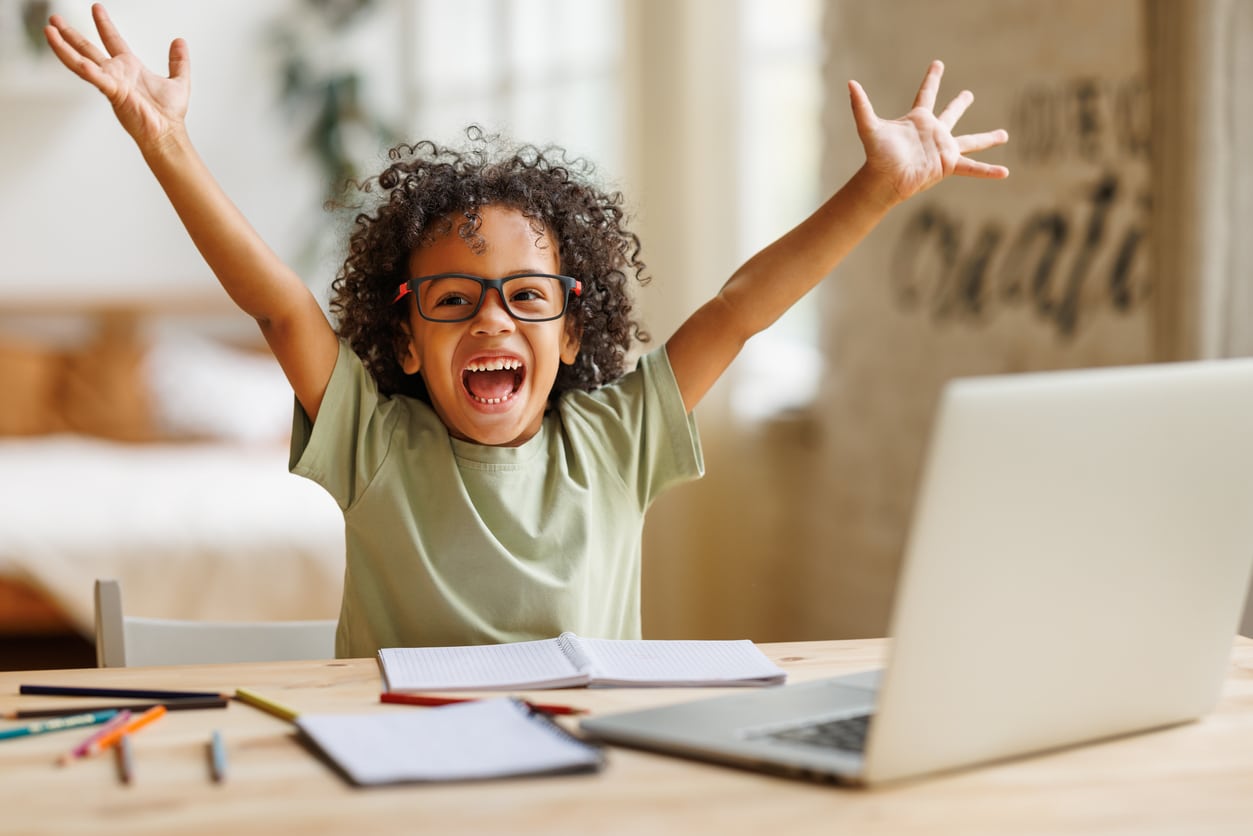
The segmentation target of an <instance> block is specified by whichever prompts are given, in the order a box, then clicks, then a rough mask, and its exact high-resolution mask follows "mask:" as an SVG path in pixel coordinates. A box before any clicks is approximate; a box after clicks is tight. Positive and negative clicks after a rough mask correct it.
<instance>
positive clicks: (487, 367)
mask: <svg viewBox="0 0 1253 836" xmlns="http://www.w3.org/2000/svg"><path fill="white" fill-rule="evenodd" d="M520 368H522V361H521V360H518V359H516V358H508V359H506V358H504V357H497V358H495V359H493V360H476V361H475V362H473V363H470V364H469V365H468V366H466V369H468V370H469V371H472V372H498V371H502V370H503V369H520Z"/></svg>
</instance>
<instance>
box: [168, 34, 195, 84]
mask: <svg viewBox="0 0 1253 836" xmlns="http://www.w3.org/2000/svg"><path fill="white" fill-rule="evenodd" d="M190 53H191V51H190V50H189V49H188V48H187V42H186V41H184V40H183V39H182V38H175V39H174V40H173V41H171V42H170V78H186V77H187V76H189V75H191V54H190Z"/></svg>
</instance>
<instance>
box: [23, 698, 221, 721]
mask: <svg viewBox="0 0 1253 836" xmlns="http://www.w3.org/2000/svg"><path fill="white" fill-rule="evenodd" d="M159 704H160V705H164V706H165V709H166V711H190V710H192V709H197V708H226V707H227V706H228V705H230V700H228V699H227V698H226V697H184V698H182V699H177V700H165V701H163V702H161V703H159ZM154 705H158V703H155V702H136V703H115V704H113V705H93V706H87V707H83V706H64V705H60V706H57V707H56V708H22V709H18V710H17V711H6V712H5V713H3V714H0V717H3V718H4V719H5V720H29V719H33V718H35V717H66V716H68V715H70V714H86V713H88V712H92V711H122V710H123V709H130V710H131V711H147V710H148V709H150V708H152V707H153V706H154Z"/></svg>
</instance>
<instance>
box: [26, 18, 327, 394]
mask: <svg viewBox="0 0 1253 836" xmlns="http://www.w3.org/2000/svg"><path fill="white" fill-rule="evenodd" d="M92 16H93V17H94V19H95V22H96V29H97V31H98V32H99V33H100V40H101V43H102V44H103V46H104V49H105V51H104V52H102V51H101V50H100V49H99V48H98V47H97V46H96V45H95V44H93V43H92V42H91V41H89V40H88V39H87V38H86V37H84V36H83V35H82V34H81V33H79V32H77V31H75V30H74V29H73V28H72V27H70V26H68V25H67V24H66V23H65V21H64V20H62V19H61V18H60V17H59V16H57V15H53V17H52V18H51V20H50V21H49V25H48V26H47V27H46V28H45V30H44V34H45V36H46V37H47V39H48V43H49V45H50V46H51V47H52V51H53V52H55V53H56V55H57V57H58V58H59V59H60V60H61V63H63V64H65V66H66V67H68V68H69V69H71V70H72V71H73V72H74V73H75V74H76V75H78V76H79V77H80V78H82V79H84V80H86V81H87V82H89V83H91V84H92V85H94V86H95V87H96V89H98V90H99V91H100V92H101V93H103V94H104V95H105V97H106V98H108V100H109V103H110V104H112V105H113V112H114V113H115V114H116V115H117V118H118V121H119V122H121V123H122V127H123V128H125V129H126V132H127V133H129V134H130V135H131V137H132V138H133V139H134V140H135V143H136V144H137V145H138V146H139V150H140V153H141V154H143V158H144V161H145V162H146V163H147V164H148V167H149V168H150V169H151V170H152V173H153V174H154V175H155V176H156V178H157V182H159V183H160V184H161V188H162V189H164V190H165V194H166V196H167V197H168V198H169V200H170V203H171V204H173V206H174V211H175V212H177V213H178V216H179V218H180V219H181V220H182V222H183V226H184V227H186V229H187V232H188V234H190V235H191V239H192V241H193V242H194V243H195V245H196V248H197V249H198V250H199V251H200V254H201V255H202V256H203V257H204V259H205V261H206V262H207V263H208V265H209V267H210V269H212V270H213V273H214V275H216V276H217V278H218V281H220V282H221V283H222V287H223V288H224V289H225V290H226V292H227V293H228V294H229V295H230V297H231V299H233V300H234V302H235V304H237V305H238V306H239V307H240V308H241V309H242V310H243V311H244V312H245V313H247V314H248V315H249V316H251V317H253V318H254V319H255V320H256V321H257V324H258V325H259V326H260V328H261V333H262V334H263V335H264V336H265V339H266V342H267V343H269V345H270V348H271V349H272V350H273V352H274V356H275V357H276V358H278V362H279V365H281V366H282V368H283V372H284V373H285V374H286V375H287V379H288V381H289V382H290V383H291V385H292V389H293V391H294V392H295V393H296V398H297V399H298V400H299V401H300V404H301V406H303V407H304V409H305V411H306V412H307V413H308V414H309V416H310V417H311V418H316V416H317V413H318V408H319V407H320V406H321V403H322V396H323V394H324V393H325V392H326V384H327V382H328V381H329V380H330V376H331V371H332V369H333V368H334V366H335V357H336V354H337V352H338V350H339V344H338V341H337V339H336V337H335V332H334V330H333V329H332V328H331V325H330V323H329V322H328V321H327V319H326V316H325V314H323V313H322V309H321V308H320V307H319V306H318V303H317V300H316V299H315V298H314V297H313V294H312V293H310V292H309V289H308V288H307V287H306V286H305V284H304V282H303V281H301V279H300V277H299V276H298V275H296V273H295V272H293V271H292V270H291V269H290V268H289V267H288V266H287V265H285V264H284V263H283V262H282V260H281V259H279V257H278V256H277V255H275V253H274V251H273V250H271V249H270V248H269V247H268V246H267V245H266V243H265V242H264V241H263V240H262V239H261V236H260V235H258V234H257V232H256V230H254V229H253V228H252V225H251V224H249V223H248V221H247V219H246V218H244V216H243V214H242V213H240V211H239V209H238V208H236V206H235V205H234V203H232V202H231V200H230V198H228V197H227V196H226V193H225V192H223V191H222V188H221V186H219V185H218V183H217V181H216V180H215V179H214V177H213V175H212V174H211V173H210V172H209V169H208V168H207V167H206V166H205V164H204V161H203V160H201V158H200V156H199V154H197V153H196V150H195V148H194V147H193V146H192V143H191V140H190V138H189V137H188V135H187V129H186V125H185V121H184V120H185V117H186V115H187V104H188V100H189V97H190V89H191V61H190V58H189V56H188V50H187V44H186V42H184V41H183V40H182V39H181V38H179V39H176V40H175V41H174V42H173V43H171V44H170V59H169V73H170V74H169V77H168V78H166V77H163V76H161V75H160V74H158V73H154V72H152V71H150V70H148V69H147V68H146V67H145V66H144V65H143V63H142V62H141V61H140V60H139V59H138V58H137V57H136V56H135V54H134V53H132V52H131V50H130V47H128V46H127V44H126V41H125V40H123V39H122V36H121V34H119V32H118V30H117V28H116V27H115V26H114V25H113V22H112V21H111V20H110V19H109V15H108V14H107V13H106V12H105V10H104V7H103V6H101V5H100V4H95V5H93V6H92Z"/></svg>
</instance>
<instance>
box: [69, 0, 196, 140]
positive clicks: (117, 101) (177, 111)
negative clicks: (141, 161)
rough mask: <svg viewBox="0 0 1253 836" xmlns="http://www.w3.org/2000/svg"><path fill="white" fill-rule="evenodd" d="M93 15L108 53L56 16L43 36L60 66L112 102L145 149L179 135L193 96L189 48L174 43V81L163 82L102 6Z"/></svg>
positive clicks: (92, 11)
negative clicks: (135, 50)
mask: <svg viewBox="0 0 1253 836" xmlns="http://www.w3.org/2000/svg"><path fill="white" fill-rule="evenodd" d="M91 14H92V17H93V18H94V19H95V21H96V30H97V31H98V32H99V33H100V41H101V43H103V44H104V48H105V49H106V50H108V54H107V55H106V54H104V53H103V52H101V51H100V49H99V48H97V47H96V45H95V44H93V43H92V42H91V41H89V40H88V39H87V38H86V37H85V36H84V35H83V34H82V33H80V32H78V31H77V30H75V29H74V28H73V27H72V26H69V25H68V24H67V23H66V22H65V20H64V19H62V18H61V16H60V15H53V16H52V17H51V19H50V20H49V21H48V23H49V25H48V26H46V27H44V36H45V37H46V38H47V39H48V45H49V46H51V47H52V51H53V52H54V53H56V56H57V57H58V58H59V59H61V63H62V64H64V65H65V66H67V67H69V68H70V69H71V70H72V71H73V72H74V74H75V75H77V76H78V77H79V78H82V79H84V80H85V81H88V82H90V83H91V84H92V85H94V86H95V88H96V89H97V90H99V91H100V92H101V93H103V94H104V95H105V97H107V98H108V100H109V103H110V104H112V105H113V112H114V113H115V114H117V118H118V121H120V122H121V123H122V127H124V128H125V129H126V132H127V133H129V134H130V135H131V136H132V137H133V138H134V140H135V141H136V142H137V143H139V145H140V146H141V148H142V147H152V146H155V145H159V144H160V143H161V142H162V141H163V140H164V139H165V138H166V137H168V136H169V135H170V134H171V132H174V131H181V130H182V128H183V120H184V118H185V117H186V115H187V103H188V100H189V99H190V97H191V59H190V57H189V55H188V50H187V43H186V42H185V41H184V40H183V39H182V38H176V39H175V40H174V42H173V43H171V44H170V77H169V78H164V77H162V76H160V75H158V74H157V73H154V72H152V71H151V70H149V69H148V68H147V67H145V66H144V65H143V62H142V61H140V60H139V58H138V57H136V56H135V54H134V53H133V52H131V50H130V47H129V46H127V44H126V41H125V40H123V39H122V36H121V34H120V33H119V32H118V31H117V27H115V26H114V25H113V21H112V20H110V19H109V14H108V12H106V11H105V10H104V6H102V5H100V4H99V3H96V4H94V5H93V6H92V7H91Z"/></svg>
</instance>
